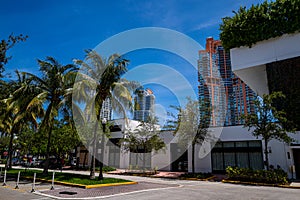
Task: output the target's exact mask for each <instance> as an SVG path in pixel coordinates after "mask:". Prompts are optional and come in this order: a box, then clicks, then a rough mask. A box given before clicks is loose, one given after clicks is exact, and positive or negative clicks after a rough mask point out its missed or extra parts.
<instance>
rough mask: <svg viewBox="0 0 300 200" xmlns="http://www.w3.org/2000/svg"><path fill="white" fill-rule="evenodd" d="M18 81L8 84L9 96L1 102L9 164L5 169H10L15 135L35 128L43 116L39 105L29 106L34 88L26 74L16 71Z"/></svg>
mask: <svg viewBox="0 0 300 200" xmlns="http://www.w3.org/2000/svg"><path fill="white" fill-rule="evenodd" d="M16 75H17V77H18V79H17V80H16V81H13V82H11V83H10V90H11V94H10V95H9V97H8V98H6V99H3V100H2V101H1V103H2V105H3V107H2V109H4V110H2V115H1V116H0V117H1V118H2V124H1V125H2V126H1V127H2V130H3V131H4V132H6V134H8V135H9V137H10V140H9V148H8V149H9V150H8V152H9V154H8V155H9V159H8V160H9V162H8V163H7V165H6V166H7V167H8V168H11V165H12V163H11V162H12V154H13V140H14V136H15V134H19V133H20V131H21V130H22V129H23V128H24V127H25V126H27V125H31V126H32V127H33V128H35V129H36V128H37V126H38V123H37V118H38V117H41V116H42V115H43V108H42V106H40V105H37V106H29V104H30V102H31V100H32V99H33V98H34V94H35V88H34V87H33V86H32V85H30V82H31V79H28V77H26V74H24V73H23V74H21V73H20V72H18V71H16Z"/></svg>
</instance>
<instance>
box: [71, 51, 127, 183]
mask: <svg viewBox="0 0 300 200" xmlns="http://www.w3.org/2000/svg"><path fill="white" fill-rule="evenodd" d="M75 63H76V64H78V65H81V66H82V68H81V70H82V71H81V72H82V73H81V74H79V77H80V78H79V81H78V82H77V83H76V86H75V87H76V88H77V91H78V93H74V94H73V97H74V98H73V99H75V101H78V102H80V101H84V102H85V103H86V106H88V107H89V108H90V109H91V110H92V111H91V112H90V113H89V114H90V116H96V119H95V126H94V131H93V132H94V133H93V142H92V143H93V153H92V161H91V162H92V163H91V173H90V178H91V179H95V163H96V162H95V155H96V143H97V137H98V132H100V134H101V135H102V136H101V149H102V151H101V152H103V150H104V139H105V138H104V133H103V132H105V131H103V127H102V121H103V120H105V119H103V118H102V116H101V110H102V106H103V103H104V101H105V100H106V99H107V98H110V99H111V103H112V107H113V108H114V109H116V110H117V111H119V112H121V113H123V115H124V116H126V108H128V107H130V106H131V100H132V97H131V94H130V92H129V90H128V87H127V86H128V85H127V86H126V84H127V83H128V84H129V82H128V81H127V82H126V81H125V82H124V81H122V80H121V76H122V75H123V74H124V73H125V72H126V71H127V65H128V63H129V61H128V60H126V59H124V58H123V57H122V56H120V55H117V54H113V55H111V56H110V57H109V58H108V59H103V58H102V57H101V56H100V55H99V54H98V53H97V52H96V51H92V50H87V51H86V57H85V61H81V60H75ZM120 80H121V81H120ZM124 83H125V84H124ZM82 91H84V92H82ZM73 108H74V106H73ZM86 110H89V109H86ZM77 113H80V111H78V112H77ZM99 127H101V128H99ZM102 168H103V163H102V161H100V173H99V180H102V179H103V173H102Z"/></svg>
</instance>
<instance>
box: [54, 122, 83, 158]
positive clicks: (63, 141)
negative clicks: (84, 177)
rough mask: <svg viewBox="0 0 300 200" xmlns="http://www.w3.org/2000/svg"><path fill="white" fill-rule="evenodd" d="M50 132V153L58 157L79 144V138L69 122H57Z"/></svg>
mask: <svg viewBox="0 0 300 200" xmlns="http://www.w3.org/2000/svg"><path fill="white" fill-rule="evenodd" d="M52 134H53V137H52V140H51V153H52V154H53V155H57V157H59V158H62V157H63V156H64V155H65V154H68V153H70V151H71V150H73V149H74V148H75V147H77V146H78V145H79V144H80V138H79V136H78V134H77V132H76V131H75V130H74V129H73V128H72V126H71V125H70V124H65V123H62V122H58V124H57V125H56V126H55V127H54V129H53V132H52Z"/></svg>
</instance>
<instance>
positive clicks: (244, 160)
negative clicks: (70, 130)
mask: <svg viewBox="0 0 300 200" xmlns="http://www.w3.org/2000/svg"><path fill="white" fill-rule="evenodd" d="M113 123H114V124H115V126H114V128H113V129H112V130H111V131H112V132H111V136H110V138H109V139H108V138H106V145H105V149H104V152H105V154H104V159H103V163H104V164H106V165H109V166H113V167H116V168H120V169H142V168H143V166H144V165H143V159H145V161H146V162H145V163H146V165H145V167H146V168H148V169H158V170H164V171H183V172H191V171H192V157H191V155H192V149H191V147H187V148H184V147H182V146H181V144H180V142H179V141H178V140H177V138H176V137H175V136H174V135H173V132H172V131H162V132H161V134H160V136H161V138H162V139H163V140H164V142H165V144H166V147H165V148H163V149H162V150H160V151H159V152H156V153H155V152H152V153H140V154H138V153H132V152H127V151H124V150H123V149H122V145H121V144H120V139H122V138H123V137H126V131H127V130H129V129H131V130H132V129H135V128H136V127H137V126H138V124H139V123H140V122H138V121H135V120H124V119H119V120H114V121H113ZM209 134H211V135H212V136H213V138H214V140H211V139H210V140H207V141H206V142H205V143H204V144H203V145H201V146H200V145H196V151H195V152H196V154H195V171H196V172H213V173H224V172H225V169H226V167H227V166H238V167H246V168H247V167H249V168H253V169H263V168H264V161H263V160H264V155H263V152H264V149H265V147H264V143H263V141H262V139H261V138H256V137H254V136H252V133H251V131H248V129H247V128H244V127H243V126H230V127H222V128H221V127H216V128H210V129H209ZM295 139H298V140H299V141H300V137H299V134H298V135H297V138H295ZM293 150H294V149H293V148H291V147H290V146H288V145H286V144H285V143H283V142H279V141H277V140H272V141H271V142H270V144H269V148H268V151H269V162H270V165H273V166H274V167H275V168H277V167H281V168H282V169H283V170H285V171H286V172H288V174H289V177H295V174H293V173H292V171H291V166H293V165H294V158H293Z"/></svg>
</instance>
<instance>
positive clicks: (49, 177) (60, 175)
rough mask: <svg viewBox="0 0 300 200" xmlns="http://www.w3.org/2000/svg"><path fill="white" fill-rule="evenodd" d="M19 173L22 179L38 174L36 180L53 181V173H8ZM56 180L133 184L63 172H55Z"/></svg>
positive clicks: (115, 179) (34, 171)
mask: <svg viewBox="0 0 300 200" xmlns="http://www.w3.org/2000/svg"><path fill="white" fill-rule="evenodd" d="M19 171H21V178H22V177H31V178H33V174H34V173H36V178H40V179H46V180H52V172H49V173H48V175H43V174H42V171H39V170H26V171H25V170H17V169H12V170H9V171H7V174H8V175H10V176H17V174H18V172H19ZM54 180H55V181H61V182H66V183H75V184H82V185H96V184H109V183H125V182H131V181H129V180H125V179H117V178H105V177H104V179H103V180H98V179H97V177H96V179H94V180H91V179H90V177H89V176H88V175H82V174H70V173H61V172H55V178H54Z"/></svg>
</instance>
